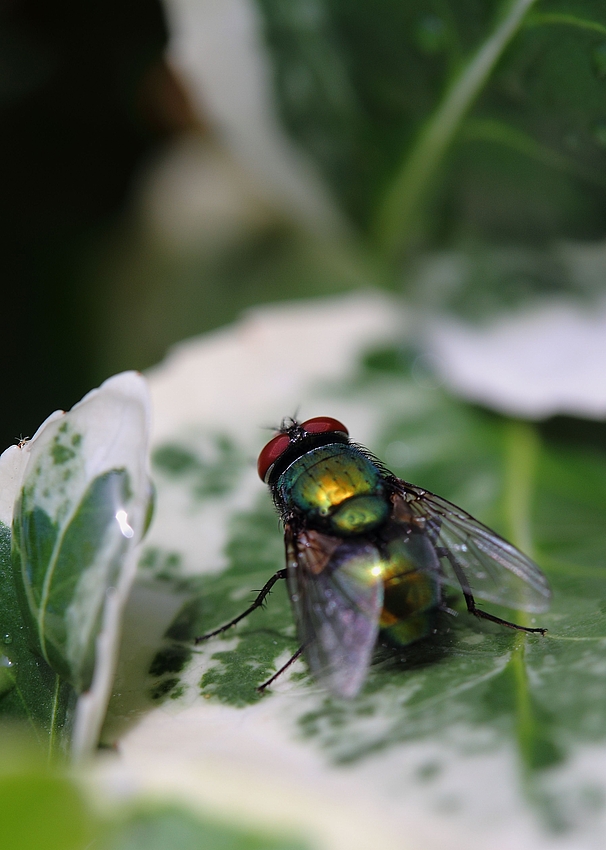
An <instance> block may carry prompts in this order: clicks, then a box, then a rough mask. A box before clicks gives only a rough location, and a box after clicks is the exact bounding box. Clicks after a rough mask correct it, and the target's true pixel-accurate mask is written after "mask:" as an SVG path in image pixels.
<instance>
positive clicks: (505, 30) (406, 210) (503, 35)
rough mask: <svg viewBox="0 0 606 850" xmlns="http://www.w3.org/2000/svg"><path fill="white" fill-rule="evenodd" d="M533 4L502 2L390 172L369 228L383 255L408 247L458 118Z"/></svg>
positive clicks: (393, 255)
mask: <svg viewBox="0 0 606 850" xmlns="http://www.w3.org/2000/svg"><path fill="white" fill-rule="evenodd" d="M535 2H536V0H513V1H512V2H510V3H509V4H508V5H509V8H508V9H507V10H506V12H505V13H504V14H503V16H502V18H501V19H500V21H499V22H498V24H497V25H496V27H495V29H494V31H493V32H492V34H491V35H490V36H489V37H488V39H486V40H485V41H484V43H483V44H482V45H481V46H480V47H479V48H478V50H477V51H476V52H475V53H474V54H473V55H472V56H471V58H470V60H469V61H468V62H467V64H466V65H464V66H463V67H462V69H461V71H460V72H459V74H458V75H457V76H456V77H455V78H454V80H453V81H452V83H451V85H450V86H449V87H448V89H447V91H446V93H445V95H444V98H443V100H442V102H441V103H440V105H439V106H438V108H437V110H436V112H435V113H434V115H433V116H432V117H431V118H430V119H429V120H428V122H427V123H426V124H425V126H424V127H423V128H422V129H421V132H420V133H419V135H418V137H417V140H416V142H415V143H414V145H413V147H412V150H411V151H410V152H409V153H408V154H407V156H406V157H405V159H404V161H403V163H402V164H401V166H400V167H399V169H398V170H397V171H396V175H395V178H394V179H393V181H392V184H391V186H390V187H389V189H388V191H387V193H386V195H385V197H384V199H383V202H382V204H381V205H380V208H379V211H378V214H377V216H376V220H375V226H374V232H375V238H376V241H377V243H378V244H379V246H380V248H381V251H382V252H383V253H384V254H385V256H386V257H387V258H389V259H392V260H393V259H395V258H396V257H397V255H398V254H399V253H400V252H401V251H403V250H405V249H406V248H407V247H408V245H409V243H410V241H411V238H412V236H413V232H414V229H415V228H416V226H417V222H418V218H419V208H420V206H421V204H422V203H423V201H424V199H425V195H426V193H427V190H428V188H429V186H430V185H431V183H432V181H433V178H434V176H435V173H436V171H437V169H438V167H439V165H440V164H441V162H442V159H443V158H444V155H445V153H446V151H447V149H448V147H449V145H450V144H451V143H452V141H453V139H454V136H455V134H456V132H457V130H458V129H459V126H460V124H461V121H462V120H463V118H464V117H465V115H466V114H467V112H468V111H469V109H470V108H471V106H472V104H473V103H474V101H475V99H476V98H477V97H478V95H479V93H480V91H481V90H482V88H483V86H484V85H485V84H486V82H487V80H488V78H489V77H490V74H491V73H492V71H493V69H494V67H495V65H496V63H497V61H498V60H499V59H500V57H501V56H502V54H503V51H504V50H505V48H506V47H507V45H508V44H509V42H510V41H511V39H512V38H513V37H514V35H515V34H516V33H517V32H518V30H519V29H520V27H521V25H522V22H523V20H524V17H525V15H526V14H527V12H528V10H529V9H530V8H531V7H532V5H533V4H534V3H535Z"/></svg>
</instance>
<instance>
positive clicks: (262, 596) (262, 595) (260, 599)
mask: <svg viewBox="0 0 606 850" xmlns="http://www.w3.org/2000/svg"><path fill="white" fill-rule="evenodd" d="M282 578H286V570H278V572H277V573H276V574H275V575H273V576H272V577H271V578H270V580H269V581H268V582H267V583H266V584H265V585H264V586H263V589H262V590H261V591H259V595H258V596H257V598H256V599H255V601H254V602H253V604H252V605H250V606H249V607H248V608H247V609H246V611H244V612H243V613H242V614H239V615H238V616H237V617H234V619H233V620H230V621H229V623H225V625H224V626H221V627H220V628H218V629H215V630H214V632H209V633H208V634H207V635H201V636H200V637H197V638H194V643H201V642H202V641H203V640H208V638H211V637H215V635H220V634H222V633H223V632H225V631H227V629H231V627H232V626H235V625H236V623H239V622H240V620H243V619H244V617H248V615H249V614H252V612H253V611H256V609H257V608H260V607H261V606H262V605H263V603H264V602H265V600H266V598H267V597H268V596H269V594H270V593H271V589H272V587H273V586H274V584H275V583H276V582H277V581H280V579H282ZM289 663H290V662H289ZM276 675H277V674H276Z"/></svg>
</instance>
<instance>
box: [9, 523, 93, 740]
mask: <svg viewBox="0 0 606 850" xmlns="http://www.w3.org/2000/svg"><path fill="white" fill-rule="evenodd" d="M10 539H11V534H10V529H8V528H7V527H6V526H4V525H0V587H1V588H2V592H1V593H0V630H1V634H2V644H1V645H0V657H1V658H3V659H4V664H9V665H10V666H3V667H1V668H0V669H1V670H2V673H3V679H2V680H1V681H4V683H5V684H4V687H3V689H2V691H0V720H3V721H7V720H23V721H26V722H27V724H28V725H29V727H30V729H31V730H32V731H33V733H34V735H35V736H36V738H37V739H38V740H39V742H40V743H41V744H42V745H43V746H45V747H46V748H47V749H49V750H51V751H52V750H53V749H55V748H56V747H59V748H60V749H67V747H68V741H69V735H70V733H71V716H72V712H73V707H74V703H75V699H76V694H75V692H74V690H73V688H71V687H70V685H69V684H68V683H67V682H62V681H61V679H60V677H59V676H58V675H57V673H56V672H55V671H53V670H52V669H51V668H50V667H49V666H48V664H47V663H46V662H45V661H44V659H42V658H41V657H40V655H39V654H38V653H36V652H34V651H33V650H32V649H31V645H30V642H29V640H28V630H27V629H26V628H25V626H24V624H23V620H22V616H21V609H20V607H19V604H18V601H17V594H16V591H15V585H14V582H13V577H12V570H11V559H10Z"/></svg>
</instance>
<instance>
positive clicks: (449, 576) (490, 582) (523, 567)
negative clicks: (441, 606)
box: [393, 481, 551, 612]
mask: <svg viewBox="0 0 606 850" xmlns="http://www.w3.org/2000/svg"><path fill="white" fill-rule="evenodd" d="M398 486H399V492H398V493H396V494H395V496H394V497H393V501H394V509H393V517H394V519H396V520H398V521H400V522H404V523H412V524H413V525H415V526H417V527H418V528H420V529H421V530H422V531H424V532H425V534H426V535H427V537H428V538H429V539H430V540H431V542H432V543H433V545H434V546H435V549H436V554H437V555H438V557H439V559H440V563H441V567H442V570H443V575H442V581H443V582H445V583H446V584H449V585H451V586H454V587H456V588H462V589H463V591H467V592H471V593H472V594H473V596H474V597H478V598H479V599H485V600H487V601H488V602H495V603H496V604H498V605H505V606H506V607H508V608H515V609H517V610H522V611H531V612H540V611H545V610H546V609H547V607H548V606H549V600H550V598H551V591H550V589H549V585H548V583H547V579H546V578H545V576H544V575H543V573H542V572H541V570H540V569H539V568H538V567H537V565H536V564H535V563H534V561H532V560H531V559H530V558H528V557H527V556H526V555H524V554H523V553H522V552H520V550H519V549H516V547H515V546H513V545H512V544H511V543H508V542H507V541H506V540H503V538H502V537H499V535H498V534H496V533H495V532H494V531H491V529H490V528H487V527H486V526H485V525H483V524H482V523H481V522H478V520H477V519H474V518H473V517H472V516H470V515H469V514H468V513H466V512H465V511H463V510H462V509H461V508H458V507H457V506H456V505H453V504H452V503H451V502H448V501H447V500H446V499H442V498H441V497H440V496H435V495H434V494H433V493H429V492H427V491H426V490H422V489H420V488H419V487H415V486H413V485H412V484H408V483H406V482H405V481H400V482H398ZM453 562H454V564H455V565H456V566H455V565H453ZM457 567H458V571H459V573H460V575H457Z"/></svg>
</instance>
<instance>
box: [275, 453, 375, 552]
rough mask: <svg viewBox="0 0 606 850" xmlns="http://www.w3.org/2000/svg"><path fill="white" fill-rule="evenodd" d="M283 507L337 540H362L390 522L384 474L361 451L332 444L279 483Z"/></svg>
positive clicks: (293, 468)
mask: <svg viewBox="0 0 606 850" xmlns="http://www.w3.org/2000/svg"><path fill="white" fill-rule="evenodd" d="M276 492H277V496H278V499H279V501H280V502H281V503H282V504H283V505H284V506H285V508H286V509H287V510H291V509H295V510H299V511H301V512H302V513H303V514H304V515H305V517H306V519H307V520H308V522H311V523H312V524H313V523H315V524H318V525H320V526H322V527H324V528H328V529H330V530H332V531H334V532H335V533H336V534H340V535H349V534H360V533H362V532H366V531H369V530H371V529H373V528H376V527H377V526H378V525H380V524H381V523H382V522H384V521H385V520H386V519H387V516H388V513H389V500H388V499H387V496H386V493H385V485H384V481H383V477H382V475H381V472H380V471H379V469H378V468H377V467H376V466H375V464H374V463H372V461H371V460H369V459H368V458H367V457H366V456H365V455H364V454H362V452H360V451H359V449H357V448H356V447H355V446H350V445H348V444H343V443H330V444H328V445H326V446H320V447H319V448H314V449H311V450H310V451H308V452H305V454H303V455H302V456H301V457H299V458H297V459H296V460H295V461H294V462H293V463H292V464H291V465H290V466H289V467H288V468H287V469H286V470H284V472H283V473H282V474H281V475H280V477H279V478H278V480H277V482H276Z"/></svg>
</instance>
